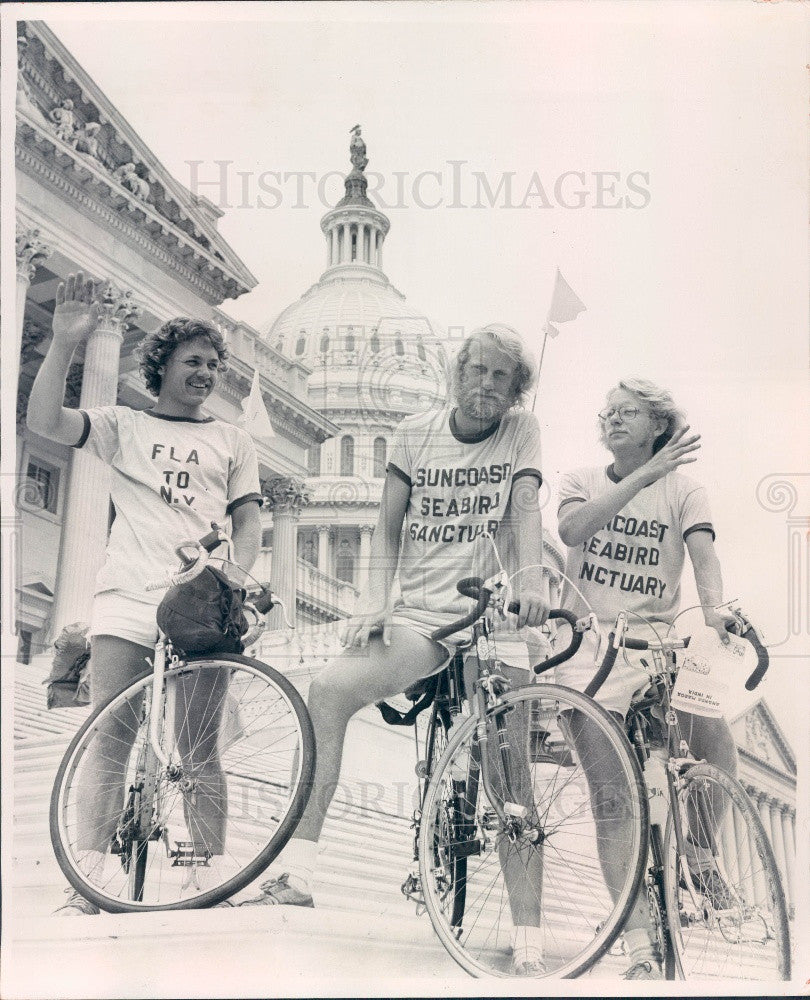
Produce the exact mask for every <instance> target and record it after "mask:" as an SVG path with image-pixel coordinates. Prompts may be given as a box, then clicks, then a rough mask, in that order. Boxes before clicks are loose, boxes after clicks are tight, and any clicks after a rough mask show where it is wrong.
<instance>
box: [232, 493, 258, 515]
mask: <svg viewBox="0 0 810 1000" xmlns="http://www.w3.org/2000/svg"><path fill="white" fill-rule="evenodd" d="M252 500H254V501H255V502H256V503H257V504H259V506H261V504H262V495H261V493H246V494H245V495H244V496H243V497H237V498H236V500H231V502H230V503H229V504H228V506H227V507H226V508H225V513H226V514H233V512H234V511H235V510H236V508H237V507H241V506H242V504H243V503H250V502H251V501H252Z"/></svg>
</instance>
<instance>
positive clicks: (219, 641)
mask: <svg viewBox="0 0 810 1000" xmlns="http://www.w3.org/2000/svg"><path fill="white" fill-rule="evenodd" d="M244 599H245V591H244V590H242V589H241V588H238V587H234V586H233V585H232V584H231V582H230V581H229V580H228V578H227V577H226V576H225V574H224V573H222V572H221V570H218V569H215V568H214V567H213V566H206V567H205V569H204V570H203V571H202V573H200V574H199V576H196V577H194V579H193V580H189V581H188V582H187V583H181V584H176V585H175V586H173V587H170V588H169V589H168V590H167V591H166V593H165V595H164V596H163V600H162V601H161V602H160V604H159V605H158V609H157V624H158V628H159V629H160V630H161V631H162V632H164V633H165V634H166V636H167V638H168V639H169V641H170V642H171V644H172V645H173V646H174V647H175V648H176V649H181V650H182V651H183V652H184V653H186V654H189V655H191V654H193V655H200V654H202V653H241V652H242V650H243V649H244V646H243V644H242V641H241V640H242V636H243V635H244V634H245V633H246V632H247V630H248V622H247V619H246V618H245V615H244V612H243V610H242V606H243V604H244Z"/></svg>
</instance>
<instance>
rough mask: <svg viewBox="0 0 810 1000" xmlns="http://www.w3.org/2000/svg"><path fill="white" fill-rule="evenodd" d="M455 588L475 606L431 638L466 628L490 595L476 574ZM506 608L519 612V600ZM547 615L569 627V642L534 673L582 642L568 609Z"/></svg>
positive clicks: (442, 636) (553, 610)
mask: <svg viewBox="0 0 810 1000" xmlns="http://www.w3.org/2000/svg"><path fill="white" fill-rule="evenodd" d="M456 590H458V592H459V593H460V594H462V595H463V596H464V597H469V598H470V600H472V601H475V602H476V603H475V608H473V610H472V611H471V612H470V613H469V614H468V615H465V616H464V617H463V618H459V620H458V621H455V622H452V623H451V624H450V625H444V626H443V627H442V628H437V629H436V630H435V631H433V632H431V634H430V637H431V639H436V640H438V639H444V638H446V637H447V636H448V635H453V633H454V632H460V631H461V630H462V629H463V628H467V626H468V625H472V623H473V622H474V621H476V620H477V619H478V618H480V617H481V615H482V614H483V613H484V611H485V609H486V607H487V605H488V604H489V599H490V597H491V596H492V591H491V590H488V589H487V588H486V587H484V581H483V580H481V578H480V577H477V576H468V577H465V578H464V579H463V580H459V582H458V583H457V584H456ZM506 610H507V611H509V612H511V613H512V614H515V615H517V614H520V601H510V602H509V604H508V605H507V608H506ZM548 617H549V619H553V618H554V619H560V620H561V621H564V622H566V623H567V624H568V625H569V626H570V627H571V642H570V643H569V644H568V646H567V647H566V648H565V649H563V650H561V651H560V652H559V653H555V654H554V656H551V657H549V659H547V660H545V661H544V662H543V663H538V664H537V666H535V667H534V668H533V669H534V672H535V673H536V674H541V673H543V672H544V671H546V670H550V669H551V668H552V667H554V666H556V665H557V664H558V663H562V662H563V661H564V660H567V659H569V658H570V657H572V656H573V655H574V653H576V651H577V650H578V649H579V647H580V644H581V642H582V633H581V632H578V631H577V630H576V628H575V626H576V623H577V619H576V616H575V615H573V614H572V613H571V612H570V611H565V610H564V609H562V608H553V609H552V610H551V611H549V613H548Z"/></svg>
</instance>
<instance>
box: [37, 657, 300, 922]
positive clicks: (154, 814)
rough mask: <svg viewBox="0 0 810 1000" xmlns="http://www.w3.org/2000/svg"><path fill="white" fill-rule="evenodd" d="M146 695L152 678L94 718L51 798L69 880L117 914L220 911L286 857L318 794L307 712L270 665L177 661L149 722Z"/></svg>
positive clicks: (240, 660) (241, 660) (55, 835)
mask: <svg viewBox="0 0 810 1000" xmlns="http://www.w3.org/2000/svg"><path fill="white" fill-rule="evenodd" d="M152 689H153V673H152V671H151V670H150V671H146V672H145V673H144V674H142V675H141V676H140V677H138V678H137V679H136V680H135V681H134V682H132V683H131V684H130V685H128V686H127V687H126V688H124V689H123V690H121V691H120V692H119V693H118V694H116V695H114V696H113V697H112V698H111V699H110V700H109V701H108V702H107V703H106V704H105V705H102V706H100V707H99V708H98V709H97V710H96V711H94V712H93V714H92V715H91V716H90V717H89V718H88V719H87V721H86V722H85V724H84V725H83V726H82V728H81V729H80V730H79V732H78V733H77V734H76V736H75V737H74V739H73V741H72V742H71V744H70V746H69V747H68V750H67V752H66V754H65V756H64V758H63V760H62V763H61V765H60V767H59V771H58V773H57V777H56V783H55V785H54V789H53V794H52V796H51V808H50V827H51V840H52V843H53V847H54V852H55V854H56V858H57V860H58V862H59V865H60V867H61V868H62V871H63V872H64V873H65V876H66V877H67V879H68V881H69V882H70V883H71V884H72V885H73V887H74V888H75V889H78V891H79V892H80V893H81V894H82V895H83V896H85V897H86V898H87V899H89V900H91V901H92V902H93V903H95V904H96V905H97V906H99V907H100V908H101V909H103V910H108V911H110V912H114V913H122V912H131V911H139V910H168V909H189V908H195V907H205V906H211V905H213V904H214V903H217V902H219V901H221V900H223V899H226V898H227V897H228V896H230V895H232V894H233V893H235V892H237V891H238V890H239V889H241V888H242V887H243V886H245V885H247V884H248V882H250V881H252V880H253V879H254V878H256V876H257V875H259V874H260V873H261V872H262V871H263V870H264V869H265V868H266V867H267V865H268V864H269V863H270V862H271V861H272V860H273V858H274V857H275V856H276V855H277V854H278V853H279V851H280V850H281V848H282V847H283V846H284V844H285V843H286V842H287V840H288V839H289V837H290V836H291V834H292V832H293V830H294V829H295V826H296V824H297V822H298V820H299V819H300V817H301V814H302V813H303V810H304V807H305V806H306V803H307V799H308V798H309V793H310V789H311V787H312V776H313V772H314V768H315V740H314V735H313V732H312V724H311V722H310V720H309V715H308V713H307V710H306V706H305V705H304V702H303V700H302V699H301V697H300V695H299V694H298V692H297V691H296V690H295V688H294V687H293V686H292V684H290V682H289V681H288V680H287V679H286V678H285V677H283V676H282V675H281V674H279V673H278V672H277V671H275V670H273V669H272V668H271V667H268V666H267V665H266V664H264V663H261V662H260V661H258V660H253V659H250V658H249V657H245V656H237V655H219V656H210V657H200V658H197V659H195V660H190V661H188V662H182V663H180V664H179V665H178V666H175V667H172V668H170V669H168V670H166V673H165V678H164V686H163V691H162V697H161V699H160V704H161V706H162V708H161V711H160V717H159V718H158V719H156V720H154V722H153V720H152V719H151V715H150V712H151V706H152ZM150 730H154V731H156V733H157V739H158V745H159V747H160V749H161V751H162V754H163V755H164V756H165V757H166V758H167V759H168V764H166V763H163V762H162V761H161V760H160V759H159V756H158V755H156V753H155V751H154V750H153V745H152V740H151V738H150Z"/></svg>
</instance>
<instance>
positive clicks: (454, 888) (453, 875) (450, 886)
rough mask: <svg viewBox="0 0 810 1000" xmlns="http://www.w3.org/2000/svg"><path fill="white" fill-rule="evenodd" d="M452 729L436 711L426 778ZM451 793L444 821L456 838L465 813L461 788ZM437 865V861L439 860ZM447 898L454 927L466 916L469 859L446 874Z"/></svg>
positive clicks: (455, 863)
mask: <svg viewBox="0 0 810 1000" xmlns="http://www.w3.org/2000/svg"><path fill="white" fill-rule="evenodd" d="M451 730H452V726H451V723H450V718H449V713H447V712H446V711H444V712H443V711H441V710H440V709H435V710H434V711H432V712H431V714H430V719H429V722H428V732H427V734H426V740H425V749H426V752H425V775H426V778H427V780H429V778H430V775H431V774H432V773H433V771H434V770H435V768H436V764H437V762H438V761H439V760H440V759H441V757H442V755H443V754H444V752H445V751H446V749H447V746H448V742H449V736H450V732H451ZM447 792H448V794H447V796H446V798H445V800H444V819H445V823H446V824H447V825H448V828H449V830H450V831H451V833H450V835H451V836H454V835H455V831H457V830H458V829H459V825H460V824H461V823H462V822H463V814H462V813H461V810H460V805H459V795H460V794H462V793H461V790H460V788H458V786H456V787H454V788H450V789H448V790H447ZM442 839H443V838H442V837H438V838H437V842H436V844H434V857H435V856H436V852H437V851H438V850H439V849H440V844H441V841H442ZM436 861H437V863H438V858H436ZM445 877H446V895H447V896H448V897H449V898H451V899H452V904H451V922H452V924H453V926H457V925H458V924H460V923H461V920H462V918H463V916H464V900H465V896H466V882H467V860H466V858H454V859H453V860H452V861H451V863H450V865H449V866H448V868H447V872H446V876H445Z"/></svg>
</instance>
